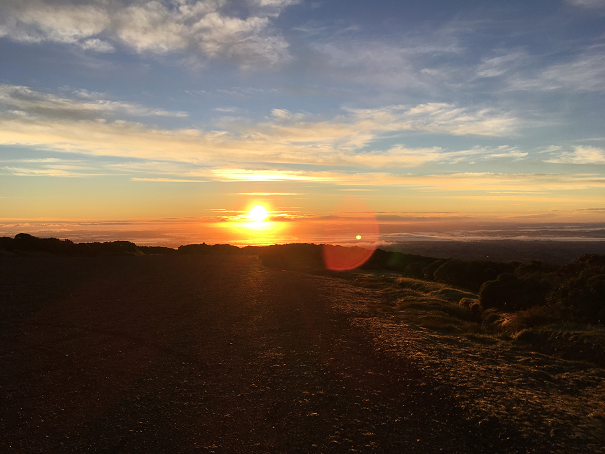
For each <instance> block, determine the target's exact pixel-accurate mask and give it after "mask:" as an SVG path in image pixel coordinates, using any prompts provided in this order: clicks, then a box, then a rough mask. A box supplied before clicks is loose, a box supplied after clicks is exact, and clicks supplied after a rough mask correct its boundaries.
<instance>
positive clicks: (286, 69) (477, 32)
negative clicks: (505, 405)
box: [0, 0, 605, 244]
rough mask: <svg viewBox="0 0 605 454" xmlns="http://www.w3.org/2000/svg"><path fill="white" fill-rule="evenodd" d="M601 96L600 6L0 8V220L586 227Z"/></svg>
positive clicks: (160, 228) (134, 1)
mask: <svg viewBox="0 0 605 454" xmlns="http://www.w3.org/2000/svg"><path fill="white" fill-rule="evenodd" d="M604 93H605V0H548V1H539V0H537V1H527V0H523V1H516V0H506V1H492V2H479V1H471V0H468V1H455V2H453V1H444V0H439V1H437V0H424V1H419V0H418V1H412V0H400V1H384V0H375V1H371V2H370V1H367V0H364V1H361V0H346V1H345V0H329V1H310V0H205V1H194V0H164V1H146V0H130V1H128V0H29V1H26V2H24V1H21V0H2V1H1V2H0V234H7V235H8V234H15V233H18V232H20V231H27V232H30V233H32V232H33V233H43V234H53V235H58V236H60V237H70V235H71V236H72V237H75V238H76V239H81V240H90V239H94V240H97V239H107V240H109V239H134V238H136V239H137V240H139V241H143V242H147V243H151V242H155V243H165V244H169V243H170V244H172V243H174V244H177V243H179V242H183V243H184V242H194V241H200V240H204V239H206V240H207V242H221V241H229V242H232V243H235V244H254V243H259V244H260V243H263V242H289V241H307V240H311V241H322V240H326V238H328V237H329V236H330V234H331V233H326V228H327V227H326V226H328V225H329V226H332V227H330V228H329V229H328V230H330V229H331V230H330V231H331V232H332V233H334V232H341V233H342V231H343V229H344V230H346V231H347V232H348V229H347V228H346V225H348V223H350V222H353V221H355V220H357V221H359V222H361V223H367V222H370V221H369V219H370V220H371V221H372V222H374V223H378V224H379V227H380V228H379V236H380V238H381V239H382V240H385V241H387V240H388V239H389V238H390V239H397V238H403V237H405V236H406V235H411V234H415V235H419V236H422V237H435V236H439V234H438V232H442V231H444V230H447V231H449V232H453V231H466V232H469V231H478V230H481V229H482V228H483V227H481V226H485V225H488V224H489V225H492V224H493V223H498V225H503V224H507V225H509V224H511V223H517V224H523V225H525V226H527V225H529V224H532V223H550V224H552V225H555V224H556V225H570V224H572V223H590V225H593V226H594V225H597V226H601V227H602V224H603V223H605V202H604V201H605V197H604V196H605V190H604V189H605V129H604V127H603V126H604V121H603V119H604V118H605V97H604ZM257 204H262V205H264V206H265V207H266V208H267V209H268V210H269V214H270V217H269V218H268V219H269V220H272V221H275V222H272V223H268V224H267V223H266V224H265V225H264V227H263V226H260V225H257V224H254V226H252V225H248V227H246V226H245V225H244V226H243V227H242V226H241V225H240V224H245V222H246V221H245V219H242V215H245V213H246V212H247V211H248V210H249V209H250V208H251V207H252V206H254V205H257ZM343 207H346V209H345V208H343ZM339 222H340V224H338V223H339ZM334 223H336V224H338V225H341V227H339V228H340V230H339V228H334V227H333V226H334V225H336V224H334ZM490 223H492V224H490ZM246 225H247V224H246ZM587 225H588V224H587ZM411 226H414V227H413V228H412V227H411ZM370 230H372V229H370ZM347 235H349V233H347ZM181 244H182V243H181Z"/></svg>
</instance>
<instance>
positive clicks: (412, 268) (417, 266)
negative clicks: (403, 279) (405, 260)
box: [403, 262, 426, 279]
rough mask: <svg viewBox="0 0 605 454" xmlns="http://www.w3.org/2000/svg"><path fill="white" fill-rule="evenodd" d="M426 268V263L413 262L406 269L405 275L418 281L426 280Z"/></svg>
mask: <svg viewBox="0 0 605 454" xmlns="http://www.w3.org/2000/svg"><path fill="white" fill-rule="evenodd" d="M425 267H426V263H425V262H413V263H410V264H409V265H408V266H406V267H405V269H404V270H403V274H405V275H406V276H409V277H415V278H417V279H423V278H424V271H423V270H424V268H425Z"/></svg>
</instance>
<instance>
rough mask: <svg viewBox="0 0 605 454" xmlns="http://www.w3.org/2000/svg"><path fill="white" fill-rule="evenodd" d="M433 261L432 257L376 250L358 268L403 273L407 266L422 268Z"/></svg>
mask: <svg viewBox="0 0 605 454" xmlns="http://www.w3.org/2000/svg"><path fill="white" fill-rule="evenodd" d="M435 260H437V259H435V258H433V257H424V256H422V255H414V254H403V253H401V252H391V251H384V250H382V249H376V250H375V251H374V253H373V254H372V256H371V257H370V258H369V259H368V260H367V261H366V262H365V263H364V264H363V265H362V266H361V267H360V268H363V269H377V270H390V271H400V272H405V269H406V267H408V266H409V265H412V264H414V263H422V264H423V266H426V265H427V264H429V263H432V262H434V261H435Z"/></svg>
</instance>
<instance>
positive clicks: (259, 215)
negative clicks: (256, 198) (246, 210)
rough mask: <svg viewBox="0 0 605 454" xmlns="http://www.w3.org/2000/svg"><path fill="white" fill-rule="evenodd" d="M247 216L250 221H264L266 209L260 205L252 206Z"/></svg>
mask: <svg viewBox="0 0 605 454" xmlns="http://www.w3.org/2000/svg"><path fill="white" fill-rule="evenodd" d="M248 217H249V219H250V220H252V221H256V222H260V221H264V220H265V219H266V218H267V209H266V208H265V207H264V206H262V205H256V206H253V207H252V208H251V209H250V215H249V216H248Z"/></svg>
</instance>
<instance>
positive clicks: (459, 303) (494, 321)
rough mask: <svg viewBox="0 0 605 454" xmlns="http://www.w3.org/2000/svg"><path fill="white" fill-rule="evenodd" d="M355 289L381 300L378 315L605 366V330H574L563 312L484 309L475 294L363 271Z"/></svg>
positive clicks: (554, 309)
mask: <svg viewBox="0 0 605 454" xmlns="http://www.w3.org/2000/svg"><path fill="white" fill-rule="evenodd" d="M353 282H354V284H355V285H357V286H359V287H363V288H364V289H368V290H371V291H372V292H374V293H377V294H379V295H381V296H382V297H383V298H382V303H381V304H376V305H375V306H374V309H375V310H378V311H381V312H386V313H389V314H391V315H397V317H398V318H400V319H401V320H403V321H404V322H405V323H407V324H409V325H411V326H417V327H422V328H425V329H428V330H433V331H435V332H437V333H440V334H443V335H452V336H458V337H461V338H465V339H468V340H470V341H472V342H476V343H478V344H483V345H496V344H500V343H507V344H510V345H511V346H513V347H516V348H524V349H531V350H534V351H538V352H543V353H546V354H555V355H557V356H559V357H563V358H566V357H568V358H577V359H581V360H587V361H594V362H596V363H597V364H603V365H605V328H603V327H602V326H594V325H587V324H584V325H579V324H575V325H572V324H570V323H569V322H566V321H565V320H566V314H565V313H564V311H563V310H562V309H561V308H557V307H548V306H533V307H530V308H529V309H526V310H522V311H516V312H501V311H499V310H497V309H494V308H490V309H485V310H484V309H483V308H482V307H481V304H480V303H479V298H478V295H477V294H476V293H472V292H469V291H467V290H462V289H459V288H456V287H453V286H450V285H447V284H442V283H437V282H430V281H424V280H420V279H414V278H409V277H401V276H400V275H397V274H395V273H377V272H374V273H372V272H361V273H358V274H357V276H356V278H355V279H354V281H353Z"/></svg>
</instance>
